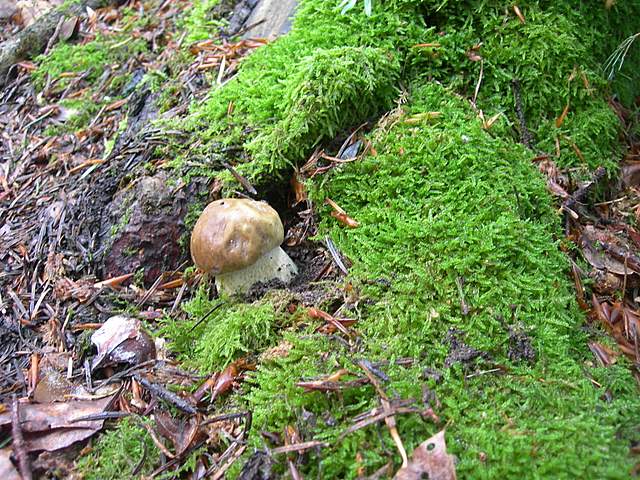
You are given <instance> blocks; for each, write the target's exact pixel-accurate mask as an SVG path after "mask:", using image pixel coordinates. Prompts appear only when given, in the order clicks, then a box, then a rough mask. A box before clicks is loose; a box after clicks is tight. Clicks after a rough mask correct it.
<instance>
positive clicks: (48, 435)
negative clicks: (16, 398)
mask: <svg viewBox="0 0 640 480" xmlns="http://www.w3.org/2000/svg"><path fill="white" fill-rule="evenodd" d="M112 399H113V395H112V396H109V397H105V398H101V399H98V400H72V401H68V402H64V403H23V404H21V405H20V418H21V428H22V433H23V436H24V440H25V449H26V450H27V452H37V451H42V450H46V451H49V452H52V451H54V450H59V449H61V448H66V447H68V446H69V445H72V444H74V443H76V442H79V441H81V440H85V439H87V438H89V437H91V436H92V435H94V434H95V433H96V432H98V431H99V430H101V429H102V426H103V424H104V420H90V421H78V422H74V421H73V420H74V419H79V418H83V417H87V416H89V415H96V414H99V413H102V412H104V411H105V409H106V408H107V407H108V406H109V404H110V402H111V400H112ZM10 424H11V413H10V412H6V413H3V414H0V427H2V428H5V427H7V426H9V425H10Z"/></svg>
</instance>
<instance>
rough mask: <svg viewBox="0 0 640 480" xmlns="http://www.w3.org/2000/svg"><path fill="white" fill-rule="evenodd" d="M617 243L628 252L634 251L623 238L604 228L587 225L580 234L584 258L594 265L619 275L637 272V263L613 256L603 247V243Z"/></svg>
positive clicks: (617, 245)
mask: <svg viewBox="0 0 640 480" xmlns="http://www.w3.org/2000/svg"><path fill="white" fill-rule="evenodd" d="M603 244H604V245H615V246H616V247H619V248H621V249H623V250H625V251H627V252H632V250H631V249H630V248H629V247H628V245H626V244H624V242H623V241H622V239H621V238H619V237H616V236H615V235H613V234H610V233H608V232H606V231H604V230H601V229H597V228H594V227H593V226H591V225H587V226H586V227H585V228H584V230H583V231H582V235H581V236H580V243H579V245H580V247H582V253H583V255H584V258H585V259H586V260H587V262H589V263H590V264H591V266H592V267H594V268H597V269H599V270H607V271H608V272H611V273H615V274H617V275H625V274H626V275H631V274H633V273H634V272H635V264H634V263H632V262H631V261H629V262H628V263H627V265H626V266H625V264H624V263H623V262H621V261H619V260H618V259H616V258H613V257H612V256H611V255H610V254H608V252H607V251H606V250H605V249H604V248H603V247H602V245H603Z"/></svg>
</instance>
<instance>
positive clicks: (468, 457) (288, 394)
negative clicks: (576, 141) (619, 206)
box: [244, 85, 640, 478]
mask: <svg viewBox="0 0 640 480" xmlns="http://www.w3.org/2000/svg"><path fill="white" fill-rule="evenodd" d="M428 111H440V112H441V116H440V117H439V118H438V120H437V121H436V122H435V123H431V124H424V125H420V126H415V125H403V124H400V125H398V126H396V127H395V128H394V129H393V130H392V131H391V132H390V133H389V134H387V135H385V136H382V137H378V138H379V140H378V143H376V144H375V145H374V147H375V148H376V149H377V151H378V155H377V156H375V157H368V158H367V159H364V160H362V161H360V162H357V163H353V164H349V165H348V166H345V167H344V168H342V169H340V170H337V171H334V173H333V174H332V175H330V176H326V177H324V178H323V181H322V182H321V183H320V184H316V187H315V189H314V192H313V197H314V198H315V199H316V200H317V201H318V203H319V201H320V200H321V199H323V198H324V197H325V196H329V197H331V198H332V199H334V200H335V201H336V202H338V203H339V204H340V205H341V206H342V207H343V208H345V210H346V211H347V212H348V213H349V215H351V216H353V217H354V218H356V219H357V220H358V221H359V222H360V227H359V228H357V229H352V230H351V229H350V230H346V229H343V228H341V227H340V226H339V225H338V224H337V222H336V221H335V220H334V219H333V218H331V217H330V216H329V215H328V212H321V216H322V218H323V219H324V220H323V222H322V224H321V233H322V234H324V233H328V234H330V235H331V236H332V238H333V239H334V241H335V242H336V244H337V245H338V246H339V248H340V249H341V251H342V252H343V253H345V254H346V255H347V256H348V257H349V258H350V259H351V260H352V261H353V267H352V270H351V274H350V276H351V278H352V281H355V283H356V285H360V286H361V287H360V288H361V295H362V296H363V297H364V298H365V299H366V300H367V301H366V302H362V303H364V304H369V306H368V307H366V308H365V307H362V308H361V309H360V315H359V321H358V324H357V331H358V332H359V333H360V334H361V335H362V336H363V342H362V345H363V347H364V350H361V351H360V352H359V354H360V355H362V356H364V357H366V358H368V359H370V360H374V361H375V360H386V359H393V358H397V357H404V356H409V357H412V358H415V359H418V362H417V363H416V364H415V365H414V366H413V367H412V368H408V369H407V368H401V367H393V368H389V369H387V373H388V374H389V376H390V377H391V379H392V381H391V384H390V385H389V386H388V389H389V391H392V392H395V394H396V395H398V396H400V397H403V398H407V397H408V398H415V399H419V398H421V396H422V391H421V384H423V385H428V386H429V387H430V388H432V389H433V390H434V391H435V392H436V394H437V395H438V398H439V399H440V401H441V402H442V403H443V407H442V409H441V411H440V413H441V414H442V415H443V418H444V420H445V421H446V422H447V423H448V429H447V432H448V436H449V448H450V450H451V451H452V452H453V453H455V454H456V455H457V456H458V457H459V458H460V460H461V461H460V463H459V464H458V471H459V473H460V475H461V476H463V477H464V476H473V478H513V477H515V476H518V475H521V474H522V473H523V472H524V471H527V472H529V474H532V475H535V476H539V477H553V478H575V476H576V475H577V476H578V477H582V478H586V477H589V478H624V477H625V476H626V475H628V472H629V470H630V468H631V466H632V462H631V459H630V458H629V457H628V456H627V448H628V442H629V440H630V439H631V438H632V437H631V436H630V435H631V432H626V433H624V434H622V433H621V431H620V430H619V428H620V426H621V425H625V424H626V423H627V422H630V421H631V419H632V418H633V417H634V416H637V415H638V414H640V402H638V400H637V395H636V393H635V391H634V387H633V381H632V378H631V376H630V374H629V373H628V371H627V370H625V369H624V368H623V367H614V368H612V369H606V370H605V369H599V368H592V367H588V366H587V365H588V363H587V362H588V360H589V359H591V358H592V356H591V354H590V353H589V350H588V348H587V347H586V338H585V336H584V334H580V333H579V324H580V321H581V320H580V315H579V314H578V311H577V308H576V306H575V304H574V301H573V292H572V290H571V285H570V282H569V281H568V280H567V278H566V277H565V273H564V272H565V271H566V269H567V261H566V260H565V258H564V257H563V255H562V254H561V253H560V251H559V250H558V249H557V248H556V246H555V241H554V238H553V236H552V232H554V231H556V228H557V224H558V218H557V217H556V216H555V214H554V212H553V208H552V206H551V203H550V200H549V196H548V195H547V194H546V193H545V185H544V181H543V179H542V178H541V177H540V176H538V175H537V174H536V173H535V171H534V170H533V169H532V167H531V165H530V163H529V155H528V154H527V152H526V151H525V150H524V148H522V147H520V146H518V145H514V144H509V143H507V142H505V141H503V140H500V139H494V138H492V137H490V136H489V135H488V134H487V133H486V132H485V131H483V130H482V128H481V124H480V122H479V121H478V120H477V118H476V115H475V113H474V112H473V110H472V109H471V108H470V107H469V106H467V105H465V103H464V102H462V101H461V100H459V99H457V98H456V97H455V96H454V95H452V94H451V92H448V91H446V90H445V89H444V88H442V87H440V86H436V85H427V86H422V87H418V88H417V90H416V91H415V92H413V94H412V101H411V107H410V110H409V112H408V113H407V115H408V116H409V115H412V114H415V113H420V112H428ZM401 149H402V151H403V152H404V153H403V154H400V153H399V152H400V150H401ZM458 277H463V278H464V279H465V284H464V287H463V291H464V295H465V299H466V302H467V303H468V304H469V306H470V308H471V313H470V314H469V315H463V314H462V313H461V310H460V303H459V298H460V297H459V292H458V288H457V285H456V278H458ZM376 278H386V279H388V280H390V281H391V285H392V286H391V288H390V289H388V290H386V291H385V290H384V289H382V288H380V287H373V286H369V284H371V283H372V282H371V280H374V279H376ZM512 312H514V313H513V314H514V315H515V318H516V319H517V321H519V322H522V323H524V324H525V325H526V326H527V327H528V330H529V332H530V336H531V341H532V344H533V346H534V347H535V349H536V351H537V355H538V361H537V362H536V363H534V364H533V365H528V364H526V363H522V362H517V361H513V360H511V359H509V358H508V355H507V349H508V343H509V341H508V335H509V333H508V324H509V323H511V320H508V319H509V318H511V315H512ZM505 319H507V320H505ZM450 328H456V329H460V330H462V331H464V332H465V337H464V338H465V342H467V343H468V344H470V345H472V346H473V347H474V348H476V349H479V350H482V351H484V352H487V353H488V354H489V355H490V357H491V361H490V362H483V363H484V365H483V364H482V363H480V365H479V367H478V368H481V369H482V368H486V369H488V368H490V367H491V366H494V365H496V364H497V365H503V366H505V367H506V368H507V370H508V373H507V374H506V375H505V376H493V375H480V376H477V377H473V379H468V378H466V377H465V376H466V374H467V373H468V371H467V370H466V369H464V368H462V367H461V366H460V365H454V366H453V367H452V368H447V367H446V365H445V359H446V357H447V355H448V351H449V347H448V344H447V342H446V341H445V337H446V333H447V331H448V330H449V329H450ZM288 338H289V340H290V341H291V342H292V343H293V344H294V348H293V349H292V351H291V353H290V355H289V357H287V358H285V359H283V360H280V361H278V362H275V363H272V364H264V365H262V366H261V367H260V368H259V369H258V371H257V373H256V374H255V375H254V376H253V377H252V380H251V381H250V383H249V386H248V387H247V390H248V391H247V392H246V393H245V397H244V398H245V399H246V400H247V401H248V403H249V404H250V406H251V408H252V409H253V411H254V421H255V426H256V431H261V430H265V429H266V430H280V429H282V428H283V427H284V425H287V424H290V423H294V422H295V421H296V419H297V418H298V416H299V414H300V412H302V411H303V410H304V411H307V412H311V413H313V414H316V415H317V416H318V417H319V418H321V417H322V415H326V412H327V411H328V412H331V415H332V418H333V420H334V421H335V422H336V426H327V425H324V424H322V423H321V422H319V424H318V426H317V427H316V429H315V430H314V431H313V436H314V438H321V439H327V440H330V441H331V442H332V443H335V444H336V445H337V447H336V448H334V449H333V450H332V451H330V452H326V453H325V454H320V456H319V457H318V458H317V459H316V460H315V461H313V462H310V463H311V465H317V470H316V467H309V472H308V473H309V474H311V475H312V476H313V475H315V474H321V475H325V476H327V478H329V477H331V478H354V477H355V476H356V468H357V466H356V465H355V463H354V461H353V459H354V458H355V455H356V452H358V451H359V452H361V453H364V452H367V451H370V452H372V454H371V455H365V465H366V466H367V468H368V469H369V472H372V471H373V469H375V468H378V467H381V466H382V465H384V464H385V463H386V462H387V461H388V458H386V457H384V456H380V454H379V453H375V454H374V453H373V452H380V451H381V449H383V445H382V444H380V441H379V440H378V439H377V438H376V437H375V436H373V435H372V433H373V430H374V429H365V430H363V431H361V432H358V433H356V434H354V435H352V436H350V437H349V438H347V439H345V440H339V441H338V440H337V436H338V434H339V433H340V432H342V431H344V429H346V428H347V427H348V426H349V419H350V417H352V416H353V415H354V414H355V413H356V412H358V413H359V412H362V411H366V410H367V409H371V408H373V407H375V406H376V404H377V400H376V395H375V393H374V392H373V391H372V389H370V388H361V389H357V390H354V391H351V392H345V393H344V394H341V395H340V396H333V395H324V394H320V393H314V394H305V393H303V391H302V390H301V389H298V388H296V387H295V382H296V381H299V380H300V379H302V378H303V377H307V376H314V375H321V374H330V373H332V372H334V371H335V370H337V369H339V368H341V367H347V368H349V369H350V370H351V371H357V369H354V367H353V365H352V364H351V361H350V358H351V354H347V352H344V351H342V350H341V348H340V347H338V346H337V345H335V344H333V345H332V344H331V343H330V342H328V340H327V339H325V338H321V337H310V338H309V337H306V336H303V337H299V336H296V335H288ZM425 368H436V369H438V370H440V371H441V372H442V373H443V375H444V379H443V381H442V383H441V384H435V383H434V382H433V381H430V380H429V381H427V380H423V381H422V382H420V381H419V379H420V378H422V371H423V370H424V369H425ZM587 370H588V372H589V373H588V375H585V372H586V371H587ZM601 375H604V376H601ZM589 376H596V377H598V379H599V380H602V382H603V383H602V385H603V388H613V389H615V390H616V391H617V394H616V395H615V400H614V401H613V402H612V403H605V401H604V400H603V399H602V398H601V397H602V390H599V389H596V388H594V386H593V384H592V383H591V381H590V380H589ZM399 431H400V434H401V436H402V438H403V440H404V441H405V443H406V445H407V448H408V449H411V448H413V447H415V446H416V445H417V444H418V443H419V442H421V441H422V440H424V439H425V438H427V437H428V436H430V435H431V434H432V433H434V432H435V431H436V427H434V426H433V425H431V424H428V423H424V422H422V421H421V420H419V419H418V418H409V417H403V418H402V419H400V420H399ZM254 441H256V442H259V441H258V438H257V437H254ZM385 443H388V439H387V440H385ZM257 445H258V443H256V446H257ZM594 445H598V448H594ZM480 452H484V453H485V454H487V458H488V460H487V462H486V463H484V464H483V463H482V462H481V461H480V459H479V454H480ZM318 472H321V473H318Z"/></svg>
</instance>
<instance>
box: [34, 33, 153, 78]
mask: <svg viewBox="0 0 640 480" xmlns="http://www.w3.org/2000/svg"><path fill="white" fill-rule="evenodd" d="M145 51H146V44H145V41H144V40H143V39H128V40H127V39H126V37H123V36H110V37H106V36H104V35H102V34H98V35H96V38H95V39H94V40H92V41H90V42H87V43H84V44H70V43H60V44H58V45H56V47H55V48H54V49H53V50H51V52H49V54H47V55H41V56H39V57H37V58H36V62H37V63H38V68H37V69H36V70H35V71H34V72H33V74H32V78H33V82H34V85H35V86H36V88H38V89H42V88H43V87H44V84H45V81H46V78H47V76H49V77H51V78H53V79H58V78H59V77H60V75H61V74H63V73H76V74H79V73H86V80H87V81H88V82H92V81H95V80H96V79H98V78H99V77H100V76H101V75H102V73H103V72H104V69H105V68H106V67H107V66H108V65H111V64H114V63H119V62H124V61H125V60H127V59H129V58H131V57H132V56H135V55H138V54H140V53H143V52H145ZM69 81H70V80H69V79H66V78H62V79H60V80H59V81H58V83H57V88H63V87H64V86H66V85H68V83H69Z"/></svg>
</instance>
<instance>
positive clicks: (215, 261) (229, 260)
mask: <svg viewBox="0 0 640 480" xmlns="http://www.w3.org/2000/svg"><path fill="white" fill-rule="evenodd" d="M283 240H284V227H283V226H282V222H281V221H280V217H279V216H278V212H276V211H275V210H274V209H273V208H271V207H270V206H269V205H268V204H267V203H265V202H256V201H255V200H247V199H243V198H224V199H222V200H217V201H215V202H212V203H210V204H209V205H207V208H205V209H204V211H203V212H202V214H201V215H200V218H199V219H198V221H197V222H196V226H195V227H194V229H193V232H192V233H191V258H192V259H193V262H194V263H195V264H196V266H197V267H198V268H199V269H200V270H203V271H205V272H211V273H213V274H214V275H217V274H220V273H227V272H233V271H235V270H241V269H243V268H245V267H248V266H249V265H251V264H253V263H255V262H256V260H258V258H260V257H261V256H262V255H264V254H265V253H267V252H268V251H270V250H273V249H274V248H276V247H277V246H279V245H280V244H281V243H282V241H283Z"/></svg>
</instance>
